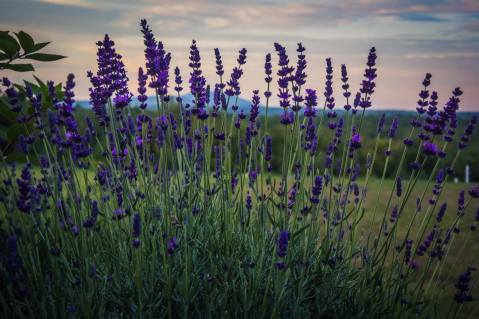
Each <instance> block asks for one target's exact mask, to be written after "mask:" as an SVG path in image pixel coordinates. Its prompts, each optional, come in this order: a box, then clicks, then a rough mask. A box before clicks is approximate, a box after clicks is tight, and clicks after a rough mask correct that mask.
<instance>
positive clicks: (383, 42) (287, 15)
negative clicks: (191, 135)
mask: <svg viewBox="0 0 479 319" xmlns="http://www.w3.org/2000/svg"><path fill="white" fill-rule="evenodd" d="M0 7H1V8H2V9H1V10H0V29H1V30H10V31H19V30H24V31H26V32H27V33H30V34H31V35H32V36H33V37H34V39H35V40H36V41H39V42H43V41H52V44H51V45H50V46H49V47H47V49H46V50H45V52H51V53H57V54H63V55H66V56H68V58H67V59H64V60H62V61H58V62H52V63H41V62H37V63H36V64H35V67H36V72H35V74H36V75H37V76H39V77H40V78H42V79H45V80H46V79H51V80H54V81H64V79H65V78H66V76H67V74H68V73H70V72H73V73H74V74H75V75H76V77H77V89H76V94H77V98H78V99H87V98H88V85H89V82H88V79H87V78H86V72H87V71H88V70H92V71H95V70H96V65H95V64H96V56H95V53H96V46H95V42H96V41H98V40H100V39H102V38H103V36H104V34H105V33H108V34H109V35H110V37H111V38H112V39H113V40H114V41H115V43H116V47H117V51H118V52H119V53H121V54H122V55H123V56H124V62H125V64H126V67H127V71H128V75H129V77H130V87H131V89H132V90H133V92H134V93H136V77H137V70H138V67H139V66H143V65H144V56H143V50H144V47H143V39H142V38H141V33H140V30H139V29H140V28H139V22H140V19H141V18H146V19H148V22H149V24H150V26H151V28H152V29H153V31H154V33H155V35H156V37H157V39H160V40H162V41H163V42H164V44H165V47H166V49H167V50H168V51H170V52H171V53H172V55H173V60H172V66H176V65H178V66H179V67H180V68H181V71H182V73H183V75H184V77H187V74H188V72H189V70H188V67H187V64H188V54H189V45H190V44H191V39H196V40H197V41H198V45H199V48H200V52H201V56H202V61H203V69H204V72H205V74H206V76H207V80H208V82H209V83H211V84H214V83H215V81H216V80H217V79H216V75H215V74H214V53H213V49H214V48H215V47H218V48H220V50H221V52H222V55H223V60H224V64H225V69H226V73H227V74H229V72H230V71H231V68H232V67H233V66H234V65H235V63H236V56H237V51H238V50H239V49H241V48H242V47H245V48H247V49H248V59H247V64H246V67H245V75H244V77H243V78H242V79H241V87H242V96H243V97H245V98H249V97H250V96H251V91H252V90H253V89H255V88H258V89H260V90H261V91H264V89H265V84H264V81H263V78H264V75H263V65H264V55H265V54H266V53H268V52H271V53H274V49H273V43H274V42H280V43H282V44H283V45H285V46H287V48H288V53H289V55H290V59H291V61H293V62H294V61H295V56H294V55H295V51H294V50H295V49H296V43H297V42H302V43H303V45H304V46H305V47H306V49H307V50H306V56H307V60H308V68H307V74H308V83H307V85H306V86H307V87H310V88H314V89H317V90H319V91H320V92H322V91H323V86H324V73H325V71H324V66H325V62H324V59H325V58H326V57H332V59H333V66H334V72H335V78H334V81H335V83H336V84H337V83H338V82H339V78H340V65H341V64H342V63H345V64H346V65H347V66H348V68H349V71H350V81H351V86H352V89H353V92H354V91H355V90H357V88H358V85H359V83H360V80H361V76H362V72H363V69H364V64H365V61H366V57H367V53H368V49H369V47H371V46H375V47H376V48H377V53H378V74H379V77H378V80H377V83H378V84H377V90H376V95H375V96H374V97H373V106H374V108H377V109H385V108H389V109H391V108H393V109H405V110H413V109H414V108H415V105H416V104H415V102H416V100H417V94H418V91H419V90H420V83H421V81H422V78H423V77H424V74H425V73H426V72H431V73H432V74H433V78H432V88H433V89H435V90H438V92H439V97H440V100H441V102H442V103H444V101H445V100H446V99H447V97H448V96H449V94H450V92H451V90H452V89H453V88H454V87H456V86H460V87H461V88H462V89H463V90H464V96H463V99H462V101H463V103H462V110H463V111H464V110H468V111H473V110H476V111H479V0H462V1H461V0H459V1H452V0H404V1H399V0H360V1H348V0H324V1H308V0H301V1H273V0H262V1H261V0H257V1H252V0H242V1H239V0H234V1H230V0H227V1H202V0H199V1H195V0H189V1H181V0H156V1H154V0H142V1H135V2H133V1H127V0H104V1H98V0H37V1H33V0H32V1H25V0H14V1H9V0H0ZM273 61H274V62H275V63H276V62H277V59H276V56H274V59H273ZM4 73H5V74H6V75H7V76H9V77H11V78H12V79H14V80H17V81H18V80H21V79H32V74H31V73H16V74H13V73H11V72H4ZM2 76H4V74H2ZM336 88H337V90H336V94H335V95H336V99H337V100H338V104H341V103H342V99H341V96H340V92H339V86H336Z"/></svg>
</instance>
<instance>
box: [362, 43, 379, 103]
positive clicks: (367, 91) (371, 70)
mask: <svg viewBox="0 0 479 319" xmlns="http://www.w3.org/2000/svg"><path fill="white" fill-rule="evenodd" d="M376 59H377V55H376V48H374V47H372V48H371V49H370V50H369V55H368V62H367V63H366V65H367V68H366V70H365V71H364V80H363V81H362V83H361V88H360V89H359V92H361V94H363V96H362V97H361V99H360V101H359V106H360V107H362V108H363V109H366V108H369V107H371V105H372V104H371V95H372V94H373V93H374V89H375V88H376V83H375V82H374V80H375V79H376V77H377V75H376V70H377V69H376V68H375V66H376Z"/></svg>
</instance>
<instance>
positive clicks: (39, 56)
mask: <svg viewBox="0 0 479 319" xmlns="http://www.w3.org/2000/svg"><path fill="white" fill-rule="evenodd" d="M63 58H66V56H63V55H58V54H46V53H32V54H29V55H27V56H25V59H32V60H35V61H42V62H50V61H56V60H60V59H63Z"/></svg>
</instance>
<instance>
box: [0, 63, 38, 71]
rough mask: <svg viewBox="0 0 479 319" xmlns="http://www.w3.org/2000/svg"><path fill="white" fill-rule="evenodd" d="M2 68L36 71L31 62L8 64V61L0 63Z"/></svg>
mask: <svg viewBox="0 0 479 319" xmlns="http://www.w3.org/2000/svg"><path fill="white" fill-rule="evenodd" d="M0 69H7V70H12V71H17V72H29V71H35V69H34V68H33V65H31V64H26V63H25V64H23V63H22V64H8V63H0Z"/></svg>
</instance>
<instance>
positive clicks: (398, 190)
mask: <svg viewBox="0 0 479 319" xmlns="http://www.w3.org/2000/svg"><path fill="white" fill-rule="evenodd" d="M401 195H402V179H401V176H398V178H397V179H396V196H397V197H401Z"/></svg>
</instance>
